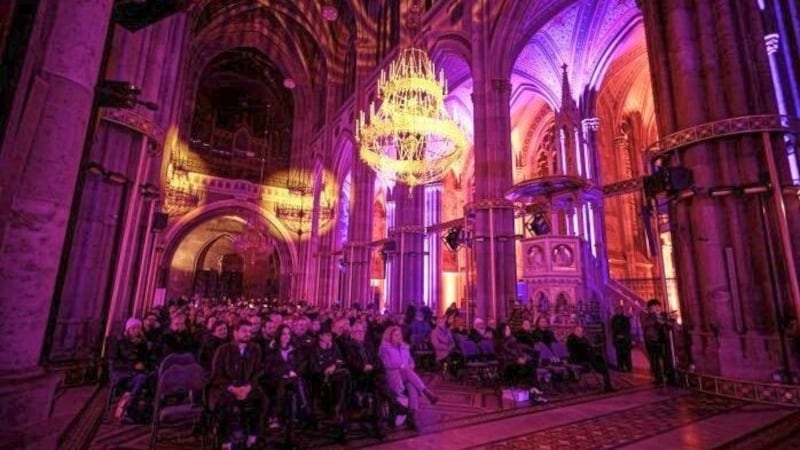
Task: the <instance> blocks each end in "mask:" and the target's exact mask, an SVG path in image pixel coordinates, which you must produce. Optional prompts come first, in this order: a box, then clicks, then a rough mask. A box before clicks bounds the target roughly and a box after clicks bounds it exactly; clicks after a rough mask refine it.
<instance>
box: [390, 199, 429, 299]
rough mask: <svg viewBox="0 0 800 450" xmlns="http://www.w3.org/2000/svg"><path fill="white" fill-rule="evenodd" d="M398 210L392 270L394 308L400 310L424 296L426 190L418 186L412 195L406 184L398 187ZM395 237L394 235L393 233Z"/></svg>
mask: <svg viewBox="0 0 800 450" xmlns="http://www.w3.org/2000/svg"><path fill="white" fill-rule="evenodd" d="M394 198H395V201H396V204H397V211H396V216H395V226H394V234H393V237H394V240H395V242H396V244H395V246H396V249H397V253H396V257H395V265H394V266H393V270H392V273H391V274H390V276H391V277H392V291H393V294H394V295H393V297H394V298H395V299H397V300H396V301H393V302H392V304H393V307H394V308H396V309H394V310H395V311H396V312H398V313H402V312H404V311H405V309H406V307H407V306H408V305H412V304H413V305H415V306H416V305H419V304H420V302H422V299H423V285H424V283H423V249H424V246H423V239H424V238H423V236H424V233H425V228H424V226H423V225H422V224H423V223H424V208H423V207H424V203H425V192H424V188H423V187H420V186H418V187H416V188H414V190H413V194H412V195H409V188H408V186H406V185H403V184H398V185H397V186H396V187H395V197H394ZM390 237H392V236H390Z"/></svg>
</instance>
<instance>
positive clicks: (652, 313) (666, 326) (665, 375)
mask: <svg viewBox="0 0 800 450" xmlns="http://www.w3.org/2000/svg"><path fill="white" fill-rule="evenodd" d="M640 321H641V323H642V334H644V344H645V347H646V348H647V359H648V360H649V362H650V371H651V372H652V373H653V378H654V381H655V383H656V384H662V383H664V381H665V380H666V382H667V383H668V384H670V385H675V384H676V380H675V371H674V368H673V367H672V351H671V349H670V345H669V333H670V332H671V329H672V326H673V322H674V321H673V320H672V318H671V317H669V316H668V315H667V314H666V313H662V312H661V302H659V301H658V300H657V299H650V300H649V301H648V302H647V312H646V313H644V314H642V316H641V319H640Z"/></svg>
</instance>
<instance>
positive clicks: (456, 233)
mask: <svg viewBox="0 0 800 450" xmlns="http://www.w3.org/2000/svg"><path fill="white" fill-rule="evenodd" d="M442 242H443V243H444V246H445V247H447V249H448V250H450V251H451V252H455V251H457V250H458V247H460V246H461V228H451V229H450V230H448V231H447V233H445V234H444V235H443V236H442Z"/></svg>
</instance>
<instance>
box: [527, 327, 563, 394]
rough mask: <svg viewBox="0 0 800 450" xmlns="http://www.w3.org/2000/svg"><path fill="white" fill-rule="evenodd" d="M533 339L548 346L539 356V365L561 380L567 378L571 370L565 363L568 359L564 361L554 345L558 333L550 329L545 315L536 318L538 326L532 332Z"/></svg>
mask: <svg viewBox="0 0 800 450" xmlns="http://www.w3.org/2000/svg"><path fill="white" fill-rule="evenodd" d="M531 334H532V336H533V341H534V342H535V343H536V344H541V345H543V346H544V347H545V348H546V352H542V353H541V354H540V358H539V365H540V366H541V367H543V368H546V369H547V370H549V371H550V373H551V374H552V375H553V376H554V377H556V378H557V379H559V380H562V381H563V380H566V378H567V376H568V375H570V373H571V371H570V369H569V367H567V366H566V365H565V363H566V361H562V360H561V358H559V357H558V353H557V352H556V348H555V347H554V346H553V344H555V343H556V342H558V341H556V335H555V334H554V333H553V330H551V329H550V321H549V320H548V319H547V317H545V316H539V317H538V318H537V319H536V328H534V329H533V332H532V333H531Z"/></svg>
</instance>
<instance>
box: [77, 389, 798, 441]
mask: <svg viewBox="0 0 800 450" xmlns="http://www.w3.org/2000/svg"><path fill="white" fill-rule="evenodd" d="M428 382H429V385H430V386H431V387H432V388H433V389H434V390H435V391H436V392H437V394H438V395H439V397H440V401H439V403H438V404H437V405H436V406H433V407H432V406H430V405H424V406H423V407H422V409H421V410H420V412H419V420H418V421H419V423H420V428H421V432H420V433H411V432H408V431H394V432H392V433H390V434H389V436H388V437H387V439H386V440H384V441H383V442H379V441H377V440H376V439H374V438H371V437H368V436H365V435H363V433H361V434H359V433H358V432H357V431H354V432H353V433H350V440H349V443H348V445H347V446H340V445H335V444H333V443H332V440H331V439H330V437H329V436H328V435H326V434H325V433H324V432H316V433H313V434H312V433H304V434H303V435H302V438H300V439H298V442H297V443H298V444H299V446H300V448H322V449H331V450H341V449H345V448H347V449H355V448H367V447H370V448H380V449H392V450H427V449H431V450H433V449H436V450H456V449H465V448H470V449H498V450H506V449H531V450H533V449H542V450H557V449H570V450H572V449H576V450H580V449H609V448H621V447H622V448H630V449H646V450H660V449H661V448H664V449H676V448H685V449H711V448H714V447H715V446H718V445H722V444H726V443H730V445H732V446H728V447H724V448H726V449H728V448H729V449H744V448H747V449H754V450H755V449H760V448H764V449H767V448H774V446H773V447H770V446H769V444H770V443H773V444H774V442H773V441H770V440H769V439H764V438H763V434H764V433H766V434H767V435H768V436H775V435H776V433H778V432H781V433H783V435H785V436H794V437H795V438H798V437H800V413H796V410H790V409H786V408H780V407H768V406H763V405H753V404H748V403H746V402H743V401H738V400H731V399H725V398H720V397H713V396H710V395H706V394H700V393H693V392H689V391H682V390H675V389H669V390H662V389H657V388H653V387H652V386H651V385H650V384H649V382H648V380H647V379H644V378H640V377H636V376H631V375H627V374H616V373H615V374H614V384H615V386H617V387H618V388H619V391H618V392H616V393H613V394H602V393H600V392H599V390H598V386H597V385H591V384H590V385H583V386H581V387H579V388H578V389H577V392H570V393H562V394H557V393H554V394H553V395H552V396H551V397H550V400H551V401H550V402H549V403H548V404H545V405H535V406H530V405H524V406H517V407H509V405H508V404H506V405H505V408H504V405H503V404H502V403H501V402H500V399H499V398H498V396H497V395H496V394H495V393H494V392H493V391H491V390H480V389H476V388H474V387H465V386H460V385H458V384H455V383H453V382H451V381H445V380H441V379H440V378H439V377H438V376H433V377H428ZM101 397H102V398H103V400H104V398H105V397H104V395H103V393H101V394H100V395H98V399H99V398H101ZM95 403H97V402H95ZM100 403H102V402H100ZM93 411H94V412H93ZM97 413H98V411H96V409H95V410H93V409H92V406H90V407H89V408H88V409H87V414H86V415H88V416H91V414H97ZM99 413H100V414H102V407H101V408H100V411H99ZM792 418H795V419H796V420H794V421H791V420H789V419H792ZM85 422H86V424H85V425H84V426H85V427H88V426H91V424H92V421H91V419H87V420H86V421H85ZM98 422H99V425H98ZM770 427H778V428H774V429H773V428H770ZM706 428H707V429H708V430H711V431H708V430H706V431H702V430H705V429H706ZM323 429H324V428H323ZM725 430H729V431H725ZM730 430H733V431H730ZM759 431H761V434H759ZM92 432H93V433H94V434H93V436H92V439H91V444H90V445H88V448H90V449H93V450H106V449H119V450H139V449H145V448H149V440H150V433H149V428H148V427H145V426H121V425H118V424H116V423H113V422H112V421H109V420H108V419H106V418H105V417H102V418H101V419H100V420H95V421H94V425H93V428H92ZM76 434H78V435H79V434H80V433H76ZM165 437H168V436H165ZM737 441H741V442H739V443H738V444H737ZM794 442H797V439H795V441H794ZM278 443H279V439H278V438H277V437H275V436H272V437H271V438H270V439H269V441H268V448H275V447H277V445H278ZM765 443H766V444H765ZM64 448H80V447H76V446H72V447H69V446H65V447H64ZM83 448H87V446H86V444H84V447H83ZM157 448H158V449H193V448H200V442H199V440H198V439H195V438H192V437H191V436H189V437H186V438H182V439H178V440H174V441H170V442H164V443H159V445H158V446H157ZM781 448H787V449H788V448H800V447H786V446H781Z"/></svg>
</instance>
